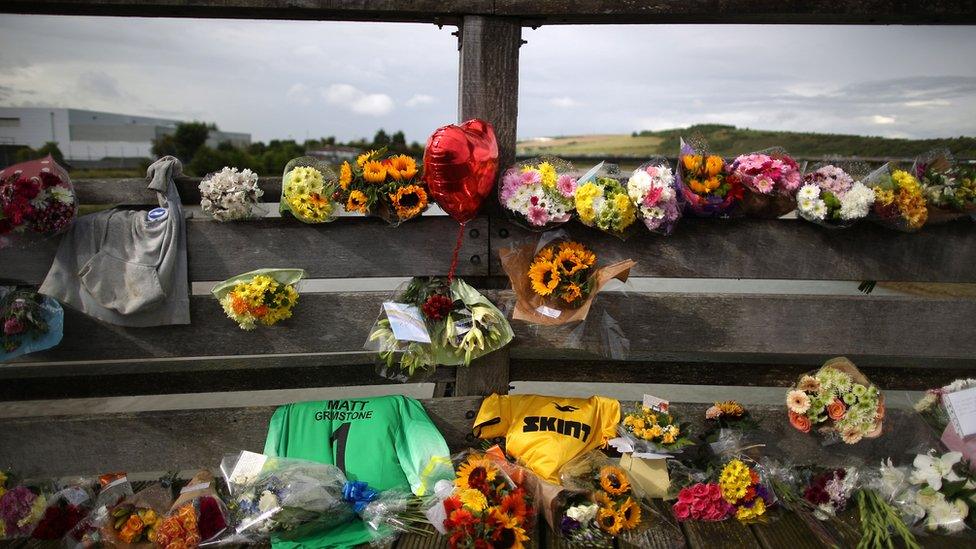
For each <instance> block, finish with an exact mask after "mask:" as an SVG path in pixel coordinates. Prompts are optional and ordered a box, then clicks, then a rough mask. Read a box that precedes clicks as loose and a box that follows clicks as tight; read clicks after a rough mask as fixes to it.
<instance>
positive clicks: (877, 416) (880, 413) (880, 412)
mask: <svg viewBox="0 0 976 549" xmlns="http://www.w3.org/2000/svg"><path fill="white" fill-rule="evenodd" d="M884 417H885V405H884V401H881V402H879V403H878V413H876V414H875V415H874V419H876V420H878V421H881V420H882V419H884Z"/></svg>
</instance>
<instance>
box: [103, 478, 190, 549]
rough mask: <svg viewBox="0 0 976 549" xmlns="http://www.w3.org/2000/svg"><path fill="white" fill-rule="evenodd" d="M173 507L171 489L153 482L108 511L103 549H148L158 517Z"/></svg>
mask: <svg viewBox="0 0 976 549" xmlns="http://www.w3.org/2000/svg"><path fill="white" fill-rule="evenodd" d="M172 503H173V491H172V487H171V486H170V485H169V484H168V483H165V484H164V483H162V482H156V483H153V484H150V485H149V486H147V487H146V488H143V489H142V490H139V491H138V492H136V493H135V494H134V495H132V496H129V497H128V498H126V499H124V500H122V501H121V502H119V503H118V504H116V505H115V506H113V507H110V508H109V509H108V515H107V522H106V523H105V524H104V525H102V527H101V545H102V546H103V547H152V546H153V545H154V544H155V540H156V531H157V529H158V528H159V526H160V523H161V522H162V517H163V516H164V515H165V514H166V511H167V510H169V508H170V505H171V504H172Z"/></svg>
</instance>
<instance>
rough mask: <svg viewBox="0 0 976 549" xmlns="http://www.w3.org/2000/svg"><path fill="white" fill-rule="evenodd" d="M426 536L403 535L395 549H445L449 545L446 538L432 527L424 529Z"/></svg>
mask: <svg viewBox="0 0 976 549" xmlns="http://www.w3.org/2000/svg"><path fill="white" fill-rule="evenodd" d="M424 530H425V532H426V534H404V535H402V536H400V539H398V540H397V543H396V547H397V549H446V548H447V547H449V546H450V545H449V544H448V543H447V538H446V537H444V536H442V535H440V534H439V533H438V532H437V530H434V527H433V526H430V525H427V526H425V527H424Z"/></svg>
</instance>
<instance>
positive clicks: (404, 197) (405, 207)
mask: <svg viewBox="0 0 976 549" xmlns="http://www.w3.org/2000/svg"><path fill="white" fill-rule="evenodd" d="M390 201H391V202H393V209H394V210H396V213H397V217H399V218H400V219H401V220H405V219H411V218H413V217H416V216H417V215H419V214H420V213H421V212H423V211H424V210H426V209H427V191H425V190H424V188H423V187H421V186H420V185H405V186H403V187H400V188H399V189H397V191H396V192H395V193H392V194H390Z"/></svg>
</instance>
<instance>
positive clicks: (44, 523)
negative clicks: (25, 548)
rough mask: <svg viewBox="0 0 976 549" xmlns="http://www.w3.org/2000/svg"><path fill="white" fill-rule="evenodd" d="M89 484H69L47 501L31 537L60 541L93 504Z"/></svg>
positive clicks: (83, 481) (93, 500) (86, 481)
mask: <svg viewBox="0 0 976 549" xmlns="http://www.w3.org/2000/svg"><path fill="white" fill-rule="evenodd" d="M91 484H92V483H91V482H90V481H88V480H85V479H80V480H78V481H77V482H72V483H69V484H68V485H67V486H64V487H63V488H62V489H61V490H59V491H58V492H56V493H55V494H54V495H53V496H51V497H50V498H48V500H47V508H46V509H44V514H43V515H42V516H41V520H40V521H38V523H37V526H35V527H34V531H33V532H32V533H31V537H32V538H34V539H41V540H49V541H50V540H60V539H61V538H63V537H64V536H65V535H67V534H68V532H70V531H71V530H73V529H74V528H75V526H77V525H78V523H80V522H81V521H82V519H84V518H85V517H86V516H88V513H90V512H91V510H92V506H93V505H94V503H95V495H94V493H93V492H92V489H91Z"/></svg>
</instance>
